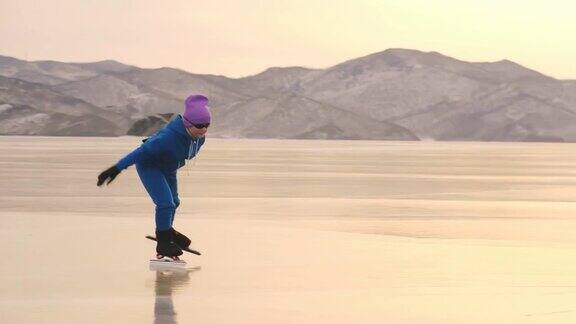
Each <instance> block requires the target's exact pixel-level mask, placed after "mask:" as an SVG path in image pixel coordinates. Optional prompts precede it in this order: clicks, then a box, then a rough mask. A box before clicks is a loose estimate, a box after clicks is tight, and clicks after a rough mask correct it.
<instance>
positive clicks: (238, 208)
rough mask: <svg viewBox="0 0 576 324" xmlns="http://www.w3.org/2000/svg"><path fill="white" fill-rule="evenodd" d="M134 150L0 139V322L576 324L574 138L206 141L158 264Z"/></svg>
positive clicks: (84, 142)
mask: <svg viewBox="0 0 576 324" xmlns="http://www.w3.org/2000/svg"><path fill="white" fill-rule="evenodd" d="M139 141H140V139H139V138H134V137H123V138H66V137H62V138H58V137H0V246H1V247H2V249H3V252H4V257H3V258H1V259H0V287H2V288H1V289H0V322H2V323H83V324H91V323H102V322H110V323H116V322H118V323H192V322H194V323H442V324H446V323H555V324H556V323H574V322H575V321H576V304H575V302H574V300H575V298H576V249H575V247H576V235H575V233H576V189H575V188H576V145H574V144H544V143H459V142H458V143H434V142H370V141H293V140H221V139H220V140H217V139H209V140H208V141H207V143H206V145H205V147H204V149H203V151H202V152H201V153H200V155H199V159H198V160H197V161H196V163H195V165H187V166H186V167H184V168H183V169H181V170H180V171H179V189H180V197H181V199H182V205H181V206H180V208H179V209H178V212H177V216H176V222H175V227H176V228H177V229H178V230H180V231H182V232H184V233H186V234H188V235H189V236H190V237H191V238H192V241H193V247H195V248H197V249H198V250H200V251H201V252H202V253H203V255H202V256H200V257H197V256H193V255H189V254H188V255H185V256H184V257H185V259H186V260H187V261H188V264H189V269H188V270H187V271H180V272H171V271H152V270H150V269H149V268H148V261H147V260H148V259H149V258H150V257H151V256H153V254H154V247H155V245H154V243H153V242H151V241H148V240H146V239H144V236H145V235H147V234H152V233H153V228H154V227H153V226H154V224H153V213H154V206H153V204H152V202H151V201H150V199H149V198H148V196H147V195H146V193H145V191H144V189H143V187H142V186H141V184H140V182H139V180H138V177H137V175H136V172H135V170H134V168H133V167H132V168H130V169H128V170H127V171H125V172H123V173H122V174H121V175H120V176H119V177H118V178H117V179H116V181H115V182H114V183H113V184H112V185H111V186H109V187H107V188H98V187H96V176H97V175H98V173H99V172H100V171H102V170H104V169H105V168H107V167H109V166H110V165H112V164H113V163H115V162H116V161H117V160H118V159H119V158H121V157H122V156H123V154H125V153H128V152H129V151H130V150H131V149H132V148H135V147H136V146H137V145H138V144H139Z"/></svg>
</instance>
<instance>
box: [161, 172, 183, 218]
mask: <svg viewBox="0 0 576 324" xmlns="http://www.w3.org/2000/svg"><path fill="white" fill-rule="evenodd" d="M164 176H165V177H166V182H167V183H168V186H169V187H170V192H171V193H172V201H174V212H173V213H172V218H171V219H170V226H173V224H174V217H176V210H177V209H178V206H180V197H178V179H177V178H176V171H174V172H166V173H165V174H164Z"/></svg>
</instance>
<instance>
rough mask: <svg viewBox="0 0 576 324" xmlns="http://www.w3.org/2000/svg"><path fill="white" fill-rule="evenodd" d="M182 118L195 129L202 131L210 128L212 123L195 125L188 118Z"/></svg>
mask: <svg viewBox="0 0 576 324" xmlns="http://www.w3.org/2000/svg"><path fill="white" fill-rule="evenodd" d="M182 118H184V120H185V121H187V122H188V123H189V124H190V125H192V126H194V128H198V129H202V128H208V127H209V126H210V123H205V124H194V123H193V122H191V121H189V120H188V119H186V117H184V116H182Z"/></svg>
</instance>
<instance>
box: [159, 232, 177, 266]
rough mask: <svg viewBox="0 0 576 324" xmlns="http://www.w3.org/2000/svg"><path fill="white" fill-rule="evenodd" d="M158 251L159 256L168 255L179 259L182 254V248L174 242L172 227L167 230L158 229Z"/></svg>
mask: <svg viewBox="0 0 576 324" xmlns="http://www.w3.org/2000/svg"><path fill="white" fill-rule="evenodd" d="M156 239H157V243H156V253H157V254H158V255H157V256H156V257H158V256H166V257H171V258H174V259H176V260H177V259H178V256H179V255H182V249H180V248H179V247H178V245H176V243H174V235H173V234H172V229H169V230H165V231H156Z"/></svg>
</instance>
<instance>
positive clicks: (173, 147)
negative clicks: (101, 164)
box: [116, 115, 206, 172]
mask: <svg viewBox="0 0 576 324" xmlns="http://www.w3.org/2000/svg"><path fill="white" fill-rule="evenodd" d="M205 141H206V138H205V137H201V138H193V137H192V136H190V134H188V132H187V131H186V128H184V123H183V122H182V117H181V116H180V115H178V117H177V118H175V119H174V120H172V121H171V122H169V123H168V124H166V126H164V128H162V129H161V130H159V131H158V132H157V133H156V134H154V135H152V136H151V137H150V138H148V139H147V140H145V141H144V143H143V144H142V145H140V147H139V148H137V149H135V150H134V151H132V153H130V154H128V155H126V156H125V157H123V158H122V159H121V160H120V161H118V163H116V167H117V168H118V169H120V170H124V169H126V168H128V167H129V166H131V165H133V164H135V163H143V164H148V165H152V166H156V167H158V168H160V169H162V170H164V171H169V172H171V171H176V170H177V169H179V168H181V167H183V166H184V165H185V164H186V160H189V159H192V158H193V157H194V156H196V154H198V151H200V148H201V147H202V145H204V142H205Z"/></svg>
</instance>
